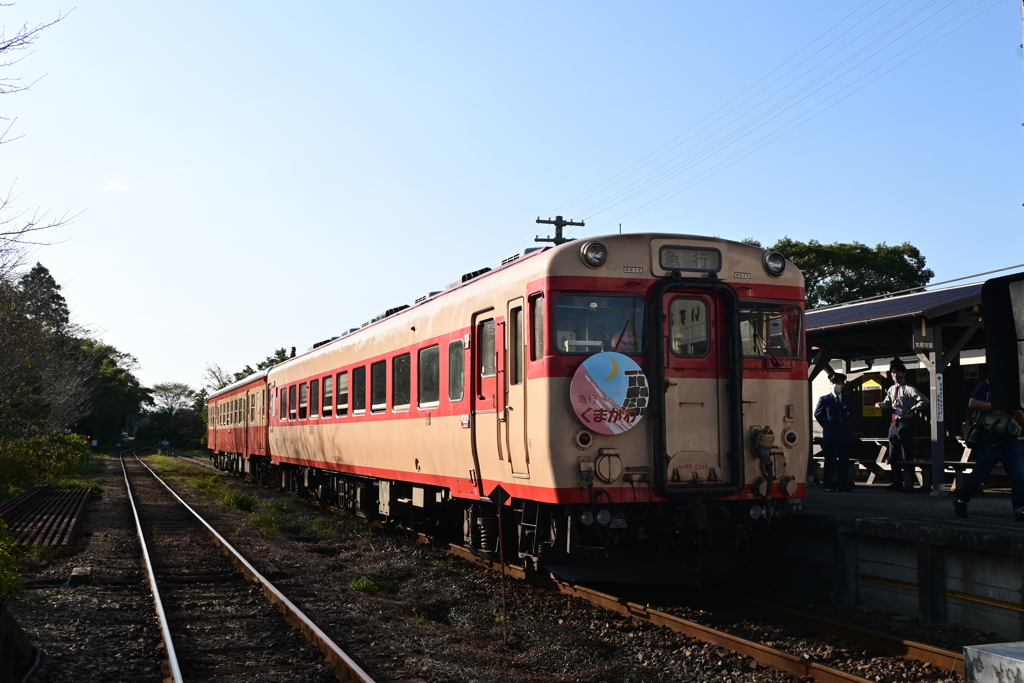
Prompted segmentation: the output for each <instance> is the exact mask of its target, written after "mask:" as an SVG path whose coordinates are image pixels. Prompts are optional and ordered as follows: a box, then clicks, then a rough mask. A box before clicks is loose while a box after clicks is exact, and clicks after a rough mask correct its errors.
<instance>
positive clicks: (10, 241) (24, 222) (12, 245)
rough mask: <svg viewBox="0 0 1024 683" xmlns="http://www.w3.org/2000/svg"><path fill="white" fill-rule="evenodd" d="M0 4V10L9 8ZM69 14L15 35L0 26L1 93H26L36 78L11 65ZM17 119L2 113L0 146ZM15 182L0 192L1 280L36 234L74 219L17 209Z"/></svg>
mask: <svg viewBox="0 0 1024 683" xmlns="http://www.w3.org/2000/svg"><path fill="white" fill-rule="evenodd" d="M6 6H7V5H5V4H0V9H2V8H4V7H6ZM65 16H67V15H66V14H61V15H58V16H57V18H56V19H55V20H53V21H51V22H48V23H43V24H37V25H36V26H31V27H30V26H29V25H27V24H26V25H23V26H22V27H21V28H20V29H18V30H17V31H16V32H15V33H14V35H12V36H8V35H7V32H6V30H5V29H4V28H3V27H0V95H12V94H15V93H19V92H24V91H26V90H28V89H29V88H31V87H32V85H33V84H34V83H35V82H36V81H31V82H25V81H23V80H22V78H21V77H20V76H17V75H8V72H9V70H10V68H11V67H13V66H15V65H16V64H18V63H19V62H21V59H22V58H21V57H18V56H17V53H19V52H22V51H25V50H29V49H30V48H31V47H32V45H33V44H34V43H35V41H36V39H38V38H39V36H40V35H41V34H42V33H43V31H45V30H46V29H48V28H50V27H52V26H53V25H54V24H56V23H58V22H59V21H61V20H62V19H64V17H65ZM14 121H15V120H14V119H13V118H11V117H8V116H4V115H3V114H2V113H0V145H3V144H5V143H8V142H12V141H13V140H14V139H16V138H8V135H9V134H10V132H11V127H12V126H13V125H14ZM15 199H16V197H15V195H14V185H13V183H12V185H11V187H10V189H8V190H7V192H6V193H5V194H0V280H5V279H8V278H9V277H10V276H11V274H12V273H14V272H15V271H16V270H17V269H18V268H19V267H20V266H21V265H22V257H23V254H24V250H25V249H26V248H30V247H32V246H35V245H39V244H43V243H42V242H39V241H38V240H37V239H36V233H38V232H39V231H42V230H47V229H49V228H54V227H58V226H62V225H67V224H68V223H70V222H71V221H72V220H73V218H74V217H73V216H71V217H69V216H68V215H67V214H64V215H63V216H61V217H60V218H57V219H51V218H49V217H48V212H47V211H39V210H35V211H28V210H21V211H15V210H14V209H13V202H14V200H15Z"/></svg>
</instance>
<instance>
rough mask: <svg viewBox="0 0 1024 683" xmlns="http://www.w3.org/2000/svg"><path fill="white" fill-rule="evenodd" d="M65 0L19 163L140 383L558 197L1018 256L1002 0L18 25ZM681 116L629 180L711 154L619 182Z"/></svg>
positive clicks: (289, 340)
mask: <svg viewBox="0 0 1024 683" xmlns="http://www.w3.org/2000/svg"><path fill="white" fill-rule="evenodd" d="M72 8H74V11H72V12H71V13H70V14H69V15H68V16H67V18H66V19H64V20H63V21H62V22H61V23H60V24H58V25H57V26H55V27H53V28H51V29H49V30H48V31H46V32H45V33H44V34H43V36H42V37H41V38H40V39H39V40H38V42H37V43H36V46H35V49H34V51H33V53H32V54H31V55H28V56H26V57H25V59H24V60H23V61H22V62H21V63H20V64H18V65H17V66H15V67H13V70H14V72H16V73H17V75H22V76H24V77H25V78H26V79H28V80H32V79H34V78H36V77H39V76H43V75H45V77H44V78H42V80H40V81H39V82H38V83H36V84H35V85H34V86H33V87H32V88H31V90H30V91H28V92H24V93H21V94H17V95H10V96H5V97H4V98H3V99H2V100H0V115H2V116H6V117H17V121H16V122H15V125H14V128H13V130H12V135H13V136H21V137H20V138H19V139H16V140H13V141H10V142H8V143H6V144H4V145H2V146H0V187H4V188H6V187H10V185H11V184H12V183H15V182H16V184H15V186H14V187H15V194H16V195H18V199H17V208H22V209H30V210H33V209H35V208H37V207H38V208H41V209H48V210H50V211H51V215H60V214H63V213H64V212H69V213H71V214H80V215H79V216H78V217H77V218H76V219H75V221H74V222H73V223H72V224H71V225H69V226H67V227H63V228H59V229H57V230H54V231H52V232H51V234H50V235H49V239H50V240H51V241H53V242H55V244H53V245H51V246H46V247H41V248H39V249H37V250H36V251H35V252H34V253H33V254H32V255H31V257H32V259H33V261H34V260H39V261H41V262H42V263H43V264H44V265H46V266H47V267H48V268H49V269H50V270H51V272H52V273H53V275H54V277H55V278H56V279H57V281H58V282H60V283H61V284H62V285H63V286H64V293H65V295H66V297H67V299H68V301H69V303H70V305H71V307H72V311H73V315H74V320H75V321H76V322H78V323H79V324H83V325H86V326H90V327H92V328H94V329H95V330H96V331H97V332H98V333H99V334H100V336H101V337H102V338H103V339H104V340H105V341H107V342H108V343H111V344H113V345H115V346H117V347H118V348H120V349H121V350H123V351H127V352H129V353H132V354H134V355H135V356H136V357H138V359H139V361H140V363H141V371H140V376H141V377H142V379H143V381H144V382H146V383H150V384H152V383H155V382H161V381H184V382H189V383H191V384H193V385H196V386H198V385H199V383H200V377H201V375H202V372H203V368H204V367H205V365H206V364H207V363H218V364H220V365H221V366H222V367H224V368H225V369H228V370H237V369H239V368H241V367H242V366H243V365H245V364H246V363H249V364H252V365H255V363H256V362H257V361H259V360H261V359H262V358H264V357H265V356H267V355H268V354H270V352H271V351H272V350H273V349H274V348H277V347H281V346H285V347H291V346H296V347H298V349H299V350H300V351H302V350H305V349H306V348H308V347H309V346H310V345H311V344H312V343H313V342H316V341H319V340H321V339H324V338H327V337H330V336H333V335H336V334H338V333H340V332H341V331H343V330H345V329H348V328H349V327H353V326H357V325H359V324H360V323H362V322H364V321H366V320H368V319H370V318H371V317H372V316H373V315H375V314H377V313H379V312H380V311H383V310H384V309H387V308H390V307H393V306H396V305H400V304H402V303H411V301H412V300H413V299H415V298H416V297H417V296H420V295H422V294H424V293H426V292H428V291H430V290H436V289H441V288H443V286H444V283H446V282H448V281H449V280H451V279H453V278H455V277H458V276H459V275H460V274H462V273H464V272H467V271H471V270H476V269H479V268H482V267H484V266H492V267H493V266H494V265H495V264H497V263H498V262H499V261H500V259H502V258H503V257H505V256H507V255H508V254H510V253H513V252H515V251H517V250H519V249H522V248H523V247H526V246H529V245H530V242H531V240H532V238H533V236H534V235H535V234H537V233H538V232H545V231H544V230H542V228H543V227H544V226H538V225H536V224H534V220H535V218H536V217H537V216H542V217H547V216H553V215H554V214H555V213H562V214H563V215H565V216H566V217H571V218H576V219H581V218H583V219H585V220H586V222H587V226H586V228H582V229H576V231H575V232H573V233H570V235H575V236H582V235H585V234H601V233H606V232H614V231H616V230H618V224H619V223H620V222H621V223H622V226H623V231H628V232H645V231H667V232H685V233H698V234H709V235H718V236H721V237H725V238H731V239H742V238H744V237H756V238H758V239H760V240H761V241H762V242H764V243H771V242H773V241H775V240H776V239H778V238H781V237H783V236H787V235H788V236H790V237H793V238H795V239H800V240H809V239H818V240H821V241H824V242H834V241H852V240H858V241H861V242H865V243H868V244H872V245H873V244H877V243H878V242H882V241H885V242H888V243H890V244H892V243H900V242H904V241H910V242H911V243H913V244H914V245H916V246H918V247H919V248H920V249H921V250H922V252H923V253H924V254H925V256H926V257H927V260H928V265H929V266H930V267H931V268H933V269H934V270H935V273H936V281H940V280H946V279H951V278H955V277H960V276H964V275H969V274H972V273H977V272H980V271H984V270H991V269H994V268H1000V267H1005V266H1012V265H1016V264H1018V263H1024V250H1022V249H1021V248H1020V247H1021V246H1022V243H1024V239H1022V231H1021V219H1022V217H1024V207H1022V206H1021V205H1022V203H1024V188H1022V184H1021V175H1022V174H1021V162H1020V160H1021V152H1022V136H1024V127H1022V125H1021V124H1022V122H1024V107H1022V95H1024V88H1022V86H1024V57H1022V54H1021V53H1024V50H1021V49H1020V47H1019V45H1020V44H1021V42H1022V32H1021V16H1020V5H1019V4H1017V3H1016V2H1014V1H1011V0H996V1H995V2H978V3H976V2H975V1H974V0H952V1H950V0H945V1H944V2H943V1H940V2H931V1H929V0H909V1H908V0H895V1H891V2H885V0H868V1H867V2H864V3H863V4H857V3H856V2H855V3H854V4H843V3H811V2H777V3H763V2H762V3H755V2H737V3H695V2H674V3H669V2H661V3H632V4H631V5H629V6H627V5H626V4H625V3H609V2H561V3H516V4H497V3H447V2H432V3H412V2H392V3H350V2H335V3H325V2H306V3H290V4H288V5H281V4H280V3H265V2H250V3H238V2H221V3H199V2H188V1H183V2H178V3H138V2H118V1H113V0H103V1H94V2H82V3H80V4H78V5H77V6H74V5H70V4H64V3H61V2H52V1H51V0H33V1H32V2H28V1H27V0H23V1H22V2H20V3H18V4H17V5H15V6H14V7H0V25H2V26H4V27H5V28H6V30H7V33H8V35H10V34H11V33H12V32H13V31H14V30H16V29H17V28H18V27H20V26H21V25H22V24H23V23H28V24H31V25H34V24H37V23H40V22H45V21H48V20H51V19H53V18H55V17H56V16H57V15H58V14H59V13H61V12H67V11H69V10H71V9H72ZM985 10H987V11H985ZM982 12H984V13H982ZM958 15H959V16H958ZM977 15H980V16H977ZM972 17H976V18H974V19H973V20H972V21H970V22H969V23H966V25H963V24H964V23H965V22H966V21H967V20H968V19H971V18H972ZM858 22H859V23H858ZM944 22H949V23H946V24H945V25H944V26H943V24H944ZM961 25H962V26H961ZM958 27H959V28H958ZM953 29H956V30H953ZM844 31H848V32H847V33H845V35H841V34H843V32H844ZM931 31H935V32H934V33H932V34H931V35H930V36H928V37H926V34H928V33H929V32H931ZM950 31H952V33H949V32H950ZM947 33H949V35H945V34H947ZM944 35H945V37H943V38H942V39H941V40H939V42H937V43H935V44H934V45H931V46H930V47H927V46H928V45H929V43H931V42H932V41H934V40H935V39H937V38H940V37H942V36H944ZM819 38H820V40H818V39H819ZM833 39H835V42H832V43H831V45H828V44H829V42H830V41H832V40H833ZM918 40H920V41H921V42H919V43H917V44H916V45H913V44H914V42H915V41H918ZM814 41H817V42H814ZM872 41H875V42H872ZM808 45H810V47H807V46H808ZM826 45H828V46H827V47H824V49H822V50H821V51H820V52H817V51H818V50H819V49H821V48H823V46H826ZM844 46H845V47H844ZM805 47H807V49H806V50H805V49H804V48H805ZM922 48H926V49H924V51H923V52H920V54H916V56H912V55H914V54H915V53H916V52H918V51H919V50H921V49H922ZM901 50H906V51H905V52H904V53H903V54H902V55H899V56H897V53H899V52H900V51H901ZM858 51H860V52H858ZM833 53H835V54H834V55H833ZM794 55H796V57H795V58H794ZM911 56H912V58H911V59H909V61H906V62H905V63H902V64H900V62H901V61H902V60H904V59H905V58H907V57H911ZM851 57H852V59H851V61H847V62H843V61H842V60H844V59H846V58H851ZM791 58H793V59H791ZM805 59H807V61H806V62H804V63H803V64H802V65H801V61H802V60H805ZM787 60H790V61H787ZM887 60H890V61H887ZM861 62H863V63H861ZM798 65H799V66H798ZM794 66H796V67H797V68H796V70H795V71H792V72H791V73H790V74H789V75H788V76H783V75H784V74H786V72H787V71H788V70H790V69H792V68H793V67H794ZM894 66H895V67H896V68H894V69H892V70H891V71H889V72H888V73H885V72H886V70H887V69H889V68H891V67H894ZM777 67H780V68H779V69H778V70H776V68H777ZM833 68H835V70H834V71H831V72H829V71H828V70H829V69H833ZM872 69H877V70H875V71H873V72H872V71H871V70H872ZM773 70H774V71H773ZM808 70H809V72H808V73H807V74H806V75H804V76H802V77H800V78H799V79H797V80H796V81H795V82H794V83H793V84H792V85H787V83H789V82H790V81H791V80H792V79H794V78H796V77H798V76H800V75H801V74H803V73H804V71H808ZM7 73H8V74H11V73H12V69H8V70H7ZM769 74H770V75H769ZM826 74H827V75H826ZM766 76H768V77H767V79H765V80H761V79H762V78H764V77H766ZM780 76H783V78H782V80H780V81H778V82H775V83H774V84H773V81H774V80H775V79H777V78H779V77H780ZM878 76H880V77H878ZM819 77H821V80H818V81H814V80H813V79H815V78H819ZM876 77H878V78H877V80H872V79H875V78H876ZM858 78H859V79H861V80H859V81H858V80H857V79H858ZM812 83H815V84H816V85H813V86H812V87H808V88H807V89H805V90H803V91H799V89H800V88H801V87H804V86H808V84H812ZM755 84H756V85H755ZM750 86H754V87H753V88H752V89H750V90H747V89H748V87H750ZM765 86H767V89H764V90H763V91H761V89H762V88H765ZM822 86H823V87H822ZM861 86H864V87H863V88H861ZM819 87H820V89H819ZM843 88H846V89H845V90H843ZM858 88H861V89H859V90H858ZM759 91H761V92H760V93H759ZM798 91H799V92H800V94H799V95H797V96H796V97H795V98H794V99H793V100H790V103H792V102H794V101H796V104H795V105H794V106H793V107H792V108H789V109H786V108H785V107H782V108H781V113H778V112H779V110H775V112H773V113H778V116H777V117H776V118H773V119H771V120H770V121H769V122H768V123H766V124H765V125H764V126H762V127H761V128H757V129H756V130H754V131H753V132H750V127H747V128H741V126H742V125H743V124H744V123H749V122H750V121H751V120H752V119H753V117H755V116H757V115H758V114H763V113H764V112H766V111H767V110H768V108H769V107H771V106H773V105H775V104H778V103H779V102H780V101H782V98H785V97H787V96H789V95H792V94H793V93H795V92H798ZM854 91H856V92H854ZM773 94H774V96H773V98H772V99H766V98H767V97H768V96H769V95H773ZM737 95H739V98H738V99H733V98H735V97H736V96H737ZM833 95H834V97H833V98H832V99H826V98H828V97H830V96H833ZM751 96H753V97H752V99H750V100H749V102H746V103H745V104H742V105H741V106H740V107H739V108H738V109H736V110H735V111H734V112H733V113H732V114H730V115H728V116H727V117H726V118H720V117H721V116H722V115H723V113H725V112H729V110H730V109H731V108H733V107H734V106H736V105H737V104H740V103H743V102H744V100H745V99H746V98H748V97H751ZM843 97H845V99H841V98H843ZM801 98H804V99H801ZM840 99H841V101H839V100H840ZM830 104H831V105H833V106H831V107H830V108H827V109H826V108H825V107H827V106H828V105H830ZM723 105H724V108H723V109H720V108H721V107H723ZM752 107H753V109H751V108H752ZM748 110H749V113H746V114H744V112H748ZM815 113H817V115H816V116H813V117H812V118H809V117H811V115H813V114H815ZM709 115H710V118H705V117H708V116H709ZM737 115H743V117H742V118H740V119H738V120H737V121H735V122H734V123H731V124H729V123H728V122H729V121H730V120H731V117H735V116H737ZM798 115H799V116H798ZM805 120H806V122H805V123H803V124H802V125H799V126H796V124H797V123H799V122H800V121H805ZM708 123H712V127H710V128H706V129H704V128H703V127H704V126H705V125H707V124H708ZM726 124H728V125H729V126H730V127H727V128H725V129H723V130H722V131H720V132H716V131H717V130H718V128H719V127H720V126H722V125H726ZM694 126H696V127H694ZM780 126H782V128H781V130H779V131H778V132H783V131H786V130H789V132H788V133H786V134H785V135H782V136H781V137H778V138H777V139H774V141H771V140H772V138H773V137H774V136H775V135H776V133H772V131H776V130H777V129H779V127H780ZM686 131H689V132H686ZM732 131H738V133H737V135H744V134H746V136H745V137H742V138H739V141H738V142H735V143H734V144H732V145H731V146H726V145H725V144H724V143H723V144H722V145H721V146H720V147H709V145H715V144H716V143H718V142H721V141H723V137H722V136H723V135H726V134H728V133H730V132H732ZM681 134H682V137H681V138H677V136H680V135H681ZM694 134H695V135H694ZM690 135H694V137H691V138H687V136H690ZM765 135H768V138H767V139H766V140H762V141H761V142H757V141H759V140H761V139H762V138H763V137H764V136H765ZM674 139H675V140H676V142H679V141H680V140H682V141H685V142H684V144H683V145H682V146H680V147H676V148H675V151H673V152H672V153H671V154H670V155H669V156H666V157H662V158H661V160H660V161H659V162H658V163H657V164H655V165H654V166H646V167H641V170H639V171H638V172H637V173H635V174H634V175H631V176H629V179H628V182H632V181H634V180H637V179H642V178H644V177H645V174H647V173H648V172H650V171H651V169H652V168H655V167H656V166H658V165H660V164H661V163H664V162H665V161H666V160H668V159H675V161H673V163H678V162H681V161H686V160H689V163H690V164H695V165H692V167H691V168H690V169H689V170H687V171H684V172H682V173H681V174H679V175H675V176H672V177H671V178H670V179H669V180H668V181H667V182H666V183H665V184H664V185H661V186H659V187H658V188H654V189H650V188H648V186H646V185H642V186H638V189H646V190H647V191H646V192H644V193H641V194H639V195H638V196H636V197H635V198H633V199H630V200H628V201H624V202H618V200H617V199H616V198H617V197H618V198H619V199H621V197H620V196H619V195H617V194H616V192H618V191H619V190H620V189H622V187H623V185H625V184H626V183H622V184H619V185H613V186H609V187H606V188H604V189H601V185H602V183H604V182H605V181H607V180H609V179H610V178H613V177H615V176H616V174H619V173H622V172H624V171H627V169H630V168H631V167H632V168H634V169H636V168H638V167H634V166H633V165H634V164H636V163H637V162H639V161H641V160H642V159H644V158H645V157H648V155H650V154H651V153H652V152H655V151H656V150H658V149H659V148H663V146H664V145H666V143H670V141H672V140H674ZM725 142H728V140H726V141H725ZM755 142H756V144H754V146H753V147H752V148H750V149H746V150H745V151H744V148H747V147H748V145H751V144H752V143H755ZM763 142H766V143H767V144H764V145H763V146H760V145H761V144H762V143H763ZM673 144H674V143H673ZM695 144H696V146H695V147H692V146H693V145H695ZM691 147H692V148H691ZM662 151H664V149H663V150H662ZM695 154H696V155H698V156H697V157H694V155H695ZM677 155H681V156H678V157H677ZM684 167H686V165H685V164H684ZM595 188H597V191H596V192H595V193H594V195H593V197H592V198H588V199H586V200H584V201H582V202H580V203H578V204H573V203H572V202H573V200H575V199H576V198H577V197H580V196H581V195H584V194H585V193H587V192H589V191H591V190H594V189H595ZM684 188H689V189H684ZM677 189H678V190H681V191H679V192H678V194H675V195H674V196H670V197H665V196H664V195H666V193H669V194H671V193H672V192H675V191H676V190H677ZM606 200H608V203H610V204H612V205H613V206H611V207H610V208H608V209H607V210H604V211H601V210H600V209H601V208H603V205H601V204H600V202H602V201H606Z"/></svg>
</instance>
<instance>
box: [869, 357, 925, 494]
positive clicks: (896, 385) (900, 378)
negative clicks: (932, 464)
mask: <svg viewBox="0 0 1024 683" xmlns="http://www.w3.org/2000/svg"><path fill="white" fill-rule="evenodd" d="M889 377H890V378H891V379H892V381H893V385H892V386H891V387H889V389H888V390H887V391H886V392H885V400H883V401H880V402H878V403H876V404H875V407H876V408H883V409H890V408H891V409H892V424H891V426H890V427H889V466H890V468H891V469H890V476H891V478H892V483H891V484H889V489H890V490H892V491H900V492H904V493H909V492H911V491H913V490H914V468H913V467H908V466H907V465H905V464H904V463H906V462H910V461H912V460H913V459H914V417H915V416H916V415H917V414H918V413H919V412H921V411H922V410H924V409H925V408H927V407H928V399H927V398H925V397H924V396H923V395H922V394H921V392H919V391H918V390H917V389H915V388H914V387H912V386H911V385H909V384H907V366H906V365H904V364H903V361H901V360H900V359H899V358H894V359H893V360H892V362H891V363H889Z"/></svg>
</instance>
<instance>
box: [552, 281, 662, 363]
mask: <svg viewBox="0 0 1024 683" xmlns="http://www.w3.org/2000/svg"><path fill="white" fill-rule="evenodd" d="M646 320H647V302H646V301H644V299H643V298H641V297H638V296H599V295H596V294H562V295H561V296H559V297H558V299H557V301H556V302H555V346H556V347H557V348H558V351H559V352H560V353H568V354H581V355H588V356H589V355H592V354H595V353H601V352H602V351H618V352H619V353H624V354H627V355H636V354H640V353H643V352H644V351H645V350H646V348H647V335H646V333H645V330H646V329H647V328H646Z"/></svg>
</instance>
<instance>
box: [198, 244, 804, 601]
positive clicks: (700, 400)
mask: <svg viewBox="0 0 1024 683" xmlns="http://www.w3.org/2000/svg"><path fill="white" fill-rule="evenodd" d="M803 315H804V289H803V277H802V276H801V274H800V273H799V271H798V270H797V269H796V268H795V267H794V266H793V264H792V263H789V262H787V261H786V260H785V259H784V258H783V257H782V256H781V255H780V254H778V253H776V252H770V251H766V250H764V249H761V248H758V247H754V246H750V245H747V244H741V243H736V242H731V241H727V240H723V239H718V238H709V237H700V236H695V235H675V234H630V235H610V236H605V237H599V238H594V239H587V240H582V241H573V242H568V243H565V244H561V245H558V246H555V247H545V248H538V249H529V250H525V251H524V252H521V253H520V254H518V255H516V256H514V257H511V258H509V259H506V261H505V262H503V263H502V265H500V266H499V267H496V268H494V269H493V270H491V269H484V270H481V271H477V272H474V273H469V274H467V275H465V276H463V277H462V278H460V279H458V280H456V281H454V282H452V283H450V284H449V285H448V286H447V287H446V288H445V289H444V290H443V291H440V292H432V293H430V294H428V295H426V296H424V297H422V298H421V299H419V300H417V301H416V303H415V304H414V305H412V306H400V307H395V308H393V309H389V310H387V311H385V312H384V313H382V314H381V315H380V316H377V317H376V318H374V320H372V321H370V322H369V323H366V324H364V325H363V326H361V327H360V328H354V329H352V330H350V331H349V332H347V333H345V334H343V335H342V336H340V337H339V338H335V339H332V340H329V341H327V342H324V343H321V344H319V345H317V346H316V347H315V348H313V349H311V350H310V351H309V352H307V353H305V354H302V355H300V356H298V357H295V358H292V359H289V360H288V361H286V362H284V363H281V364H279V365H277V366H275V367H273V368H271V369H270V370H268V371H265V372H263V373H260V374H257V375H254V376H252V377H249V378H246V379H245V380H242V381H241V382H237V383H235V384H234V385H231V386H229V387H226V388H225V389H223V390H221V391H220V392H218V393H216V394H213V395H212V396H211V397H210V399H209V406H210V407H209V409H210V415H211V416H212V417H211V419H210V433H209V444H210V448H211V450H212V451H213V453H214V457H215V460H216V462H217V464H218V466H219V467H221V468H222V469H224V470H227V471H232V472H237V473H240V474H244V475H246V476H249V477H252V478H253V479H256V480H258V481H260V482H263V483H266V484H269V485H272V486H278V487H281V488H285V489H289V490H291V491H294V492H295V493H296V494H298V495H302V496H309V497H312V498H314V499H316V500H318V501H321V502H324V503H326V504H330V505H334V506H338V507H341V508H345V509H348V510H351V511H353V512H355V513H357V514H360V515H365V516H367V517H372V518H383V519H387V520H393V521H395V522H402V523H405V524H409V525H413V526H417V527H430V528H435V529H439V530H442V531H443V530H450V531H451V532H452V533H454V534H456V535H457V536H459V537H460V538H461V539H462V540H463V542H465V543H466V544H467V545H469V546H470V547H472V548H474V549H475V550H476V551H478V552H480V553H485V554H487V553H495V552H496V551H497V550H498V548H499V544H501V543H503V544H504V545H505V550H506V555H509V553H511V552H512V551H513V550H514V551H515V553H516V554H518V556H519V557H520V558H523V559H524V561H526V562H531V563H537V564H539V565H543V566H544V567H546V568H548V569H551V570H552V571H555V572H556V573H558V574H560V575H561V576H563V577H566V578H576V579H581V578H590V579H609V580H629V579H630V578H631V577H633V578H636V577H642V578H641V580H644V581H665V582H680V583H697V582H700V581H701V580H702V579H703V577H706V576H708V575H709V574H720V573H722V572H724V571H726V570H727V569H728V568H730V567H733V566H736V564H737V563H738V562H739V561H740V560H742V558H743V557H744V555H745V554H746V553H747V552H748V551H749V548H750V547H751V540H752V539H753V538H756V537H757V536H759V535H761V534H763V533H764V532H765V531H766V529H768V528H769V527H770V525H771V522H772V520H773V519H774V518H775V517H777V516H778V515H780V514H784V513H786V512H787V511H789V510H792V509H797V508H799V506H800V503H801V499H802V497H803V493H804V485H805V479H806V470H807V463H808V453H809V445H808V444H809V440H810V436H811V432H810V426H809V415H810V410H809V406H808V394H807V383H806V380H807V359H806V353H807V350H806V348H805V345H804V331H803ZM218 416H220V417H218ZM224 416H227V417H224ZM499 520H500V521H499Z"/></svg>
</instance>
